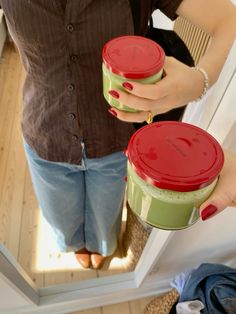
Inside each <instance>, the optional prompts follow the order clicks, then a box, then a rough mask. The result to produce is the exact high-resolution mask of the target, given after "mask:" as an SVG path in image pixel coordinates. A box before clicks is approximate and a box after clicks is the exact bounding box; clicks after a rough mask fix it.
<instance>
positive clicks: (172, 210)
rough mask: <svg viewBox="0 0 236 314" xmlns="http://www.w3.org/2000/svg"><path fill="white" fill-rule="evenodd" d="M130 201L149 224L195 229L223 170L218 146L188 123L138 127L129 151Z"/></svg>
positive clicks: (205, 133) (167, 122) (222, 160)
mask: <svg viewBox="0 0 236 314" xmlns="http://www.w3.org/2000/svg"><path fill="white" fill-rule="evenodd" d="M127 157H128V177H127V200H128V203H129V205H130V207H131V209H132V210H133V211H134V213H135V214H137V215H138V216H139V217H140V218H141V219H142V220H143V221H145V222H146V223H148V224H150V225H152V226H154V227H157V228H160V229H166V230H178V229H183V228H187V227H189V226H191V225H192V224H194V223H195V222H196V221H197V220H198V219H199V217H200V216H199V206H200V205H201V204H202V203H203V202H204V201H205V200H206V199H207V198H208V197H209V196H210V194H211V193H212V191H213V190H214V187H215V185H216V183H217V179H218V176H219V173H220V171H221V169H222V167H223V162H224V154H223V151H222V148H221V146H220V145H219V143H218V142H217V141H216V140H215V139H214V138H213V137H212V136H211V135H210V134H208V133H207V132H206V131H204V130H202V129H200V128H198V127H196V126H193V125H191V124H188V123H183V122H172V121H165V122H158V123H153V124H150V125H148V126H145V127H143V128H141V129H139V130H138V131H137V132H136V133H134V135H133V136H132V137H131V139H130V141H129V144H128V149H127Z"/></svg>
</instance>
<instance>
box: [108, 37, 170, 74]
mask: <svg viewBox="0 0 236 314" xmlns="http://www.w3.org/2000/svg"><path fill="white" fill-rule="evenodd" d="M102 57H103V62H104V64H105V65H106V67H107V68H108V69H109V70H110V71H111V72H113V73H115V74H118V75H121V76H123V77H126V78H130V79H141V78H146V77H149V76H152V75H154V74H156V73H158V72H159V71H161V69H162V68H163V65H164V61H165V53H164V50H163V49H162V48H161V47H160V46H159V45H158V44H157V43H156V42H154V41H153V40H150V39H147V38H145V37H141V36H121V37H116V38H114V39H112V40H110V41H109V42H108V43H106V44H105V46H104V47H103V51H102Z"/></svg>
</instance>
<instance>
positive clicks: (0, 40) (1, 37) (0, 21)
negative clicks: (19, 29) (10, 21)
mask: <svg viewBox="0 0 236 314" xmlns="http://www.w3.org/2000/svg"><path fill="white" fill-rule="evenodd" d="M6 37H7V31H6V26H5V21H4V16H3V11H2V9H0V57H1V55H2V50H3V46H4V43H5V40H6Z"/></svg>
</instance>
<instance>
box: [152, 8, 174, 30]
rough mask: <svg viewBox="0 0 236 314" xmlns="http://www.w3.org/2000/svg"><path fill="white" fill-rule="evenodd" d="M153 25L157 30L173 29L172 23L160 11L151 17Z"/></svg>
mask: <svg viewBox="0 0 236 314" xmlns="http://www.w3.org/2000/svg"><path fill="white" fill-rule="evenodd" d="M152 17H153V24H154V26H156V27H158V28H164V29H173V26H174V22H172V21H171V20H170V19H169V18H168V17H167V16H166V15H164V14H163V13H162V12H161V11H160V10H156V11H155V12H154V13H153V15H152Z"/></svg>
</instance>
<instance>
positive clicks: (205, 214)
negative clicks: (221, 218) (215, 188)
mask: <svg viewBox="0 0 236 314" xmlns="http://www.w3.org/2000/svg"><path fill="white" fill-rule="evenodd" d="M217 210H218V209H217V208H216V206H215V205H212V204H210V205H208V206H207V207H206V208H204V209H203V211H202V212H201V217H202V220H206V219H208V218H209V217H211V216H212V215H213V214H214V213H215V212H217Z"/></svg>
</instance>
